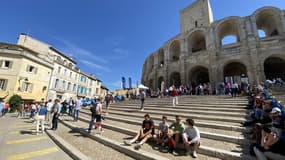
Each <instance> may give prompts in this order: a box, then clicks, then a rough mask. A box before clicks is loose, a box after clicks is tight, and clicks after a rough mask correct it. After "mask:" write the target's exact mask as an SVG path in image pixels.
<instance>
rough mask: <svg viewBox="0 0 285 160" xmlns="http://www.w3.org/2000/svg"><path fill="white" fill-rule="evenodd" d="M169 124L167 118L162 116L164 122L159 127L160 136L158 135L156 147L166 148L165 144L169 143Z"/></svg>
mask: <svg viewBox="0 0 285 160" xmlns="http://www.w3.org/2000/svg"><path fill="white" fill-rule="evenodd" d="M168 127H169V125H168V123H167V117H166V116H162V122H160V123H159V125H158V134H157V143H156V145H157V146H159V145H160V144H161V146H162V147H164V145H165V143H166V142H167V141H168V137H167V133H168Z"/></svg>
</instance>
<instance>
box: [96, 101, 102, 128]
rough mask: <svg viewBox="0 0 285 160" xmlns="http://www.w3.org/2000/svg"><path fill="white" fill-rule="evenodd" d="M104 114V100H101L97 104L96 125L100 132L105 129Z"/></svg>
mask: <svg viewBox="0 0 285 160" xmlns="http://www.w3.org/2000/svg"><path fill="white" fill-rule="evenodd" d="M102 112H103V109H102V100H101V99H99V100H98V102H97V105H96V115H95V117H96V123H95V128H97V129H98V130H99V132H101V133H102V132H103V129H102V118H103V117H102Z"/></svg>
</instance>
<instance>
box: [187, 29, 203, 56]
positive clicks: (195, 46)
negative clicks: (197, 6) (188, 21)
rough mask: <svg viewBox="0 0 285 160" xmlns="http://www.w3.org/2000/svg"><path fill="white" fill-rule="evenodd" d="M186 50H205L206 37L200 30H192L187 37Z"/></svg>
mask: <svg viewBox="0 0 285 160" xmlns="http://www.w3.org/2000/svg"><path fill="white" fill-rule="evenodd" d="M188 45H189V47H188V50H189V51H192V52H193V53H194V52H198V51H202V50H206V39H205V35H204V33H203V32H202V31H196V32H193V33H192V34H191V35H190V37H189V38H188Z"/></svg>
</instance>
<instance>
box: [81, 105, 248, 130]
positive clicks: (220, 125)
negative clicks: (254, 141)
mask: <svg viewBox="0 0 285 160" xmlns="http://www.w3.org/2000/svg"><path fill="white" fill-rule="evenodd" d="M81 113H83V114H88V115H89V114H90V110H89V109H82V110H81ZM109 113H110V114H109V115H108V117H109V118H113V117H118V118H125V117H128V118H129V117H130V118H142V117H144V115H145V114H144V113H141V112H138V113H129V112H121V111H114V110H109ZM151 117H152V119H154V120H158V121H160V120H161V115H151ZM182 118H184V119H186V118H189V117H183V116H182ZM168 120H169V121H174V120H175V117H174V116H168ZM195 123H196V125H197V126H200V127H208V128H215V129H221V130H227V131H238V132H245V131H248V129H247V128H245V127H242V126H241V124H240V123H234V122H225V121H214V120H213V121H210V120H201V119H195Z"/></svg>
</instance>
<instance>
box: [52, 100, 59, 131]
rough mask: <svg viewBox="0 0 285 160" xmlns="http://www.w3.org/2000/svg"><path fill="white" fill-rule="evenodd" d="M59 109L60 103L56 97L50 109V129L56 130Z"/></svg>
mask: <svg viewBox="0 0 285 160" xmlns="http://www.w3.org/2000/svg"><path fill="white" fill-rule="evenodd" d="M60 111H61V104H60V103H59V100H58V99H55V100H54V105H53V109H52V113H53V116H52V128H51V129H52V130H56V129H57V124H58V118H59V115H60Z"/></svg>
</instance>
